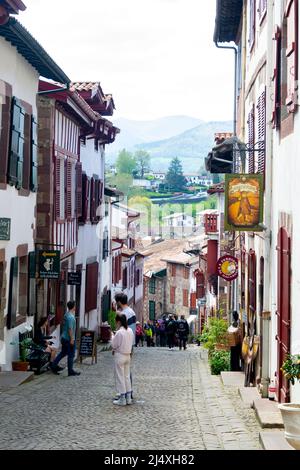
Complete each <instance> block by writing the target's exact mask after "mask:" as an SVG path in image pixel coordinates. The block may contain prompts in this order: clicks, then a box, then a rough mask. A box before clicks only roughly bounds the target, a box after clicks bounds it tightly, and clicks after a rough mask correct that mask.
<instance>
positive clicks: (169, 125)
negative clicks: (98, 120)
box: [107, 116, 202, 155]
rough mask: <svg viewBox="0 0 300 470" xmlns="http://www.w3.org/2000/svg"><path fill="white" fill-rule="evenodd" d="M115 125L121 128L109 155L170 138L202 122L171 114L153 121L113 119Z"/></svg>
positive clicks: (108, 151)
mask: <svg viewBox="0 0 300 470" xmlns="http://www.w3.org/2000/svg"><path fill="white" fill-rule="evenodd" d="M113 122H114V125H115V126H117V127H119V129H121V133H120V134H119V135H118V137H117V139H116V142H115V143H114V144H112V145H109V147H108V148H107V154H108V155H116V154H117V153H118V152H119V150H122V149H123V148H126V149H127V150H133V149H134V147H135V146H136V145H138V144H142V143H146V142H152V141H157V140H163V139H169V138H170V137H174V136H175V135H178V134H181V133H182V132H184V131H186V130H188V129H191V128H192V127H196V126H198V125H199V124H201V122H202V121H201V120H200V119H196V118H192V117H189V116H169V117H164V118H161V119H155V120H153V121H132V120H130V119H125V118H119V119H113Z"/></svg>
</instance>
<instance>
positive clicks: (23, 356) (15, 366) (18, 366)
mask: <svg viewBox="0 0 300 470" xmlns="http://www.w3.org/2000/svg"><path fill="white" fill-rule="evenodd" d="M10 344H13V345H14V344H19V346H20V359H19V360H18V361H12V370H14V371H22V372H26V371H27V370H28V366H29V362H27V356H28V352H29V348H30V345H31V344H32V339H31V338H25V339H23V341H21V342H20V343H10Z"/></svg>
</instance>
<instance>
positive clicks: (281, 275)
mask: <svg viewBox="0 0 300 470" xmlns="http://www.w3.org/2000/svg"><path fill="white" fill-rule="evenodd" d="M277 252H278V255H277V256H278V257H277V260H278V262H277V270H278V271H277V279H278V284H277V336H276V339H277V353H278V364H277V377H276V382H277V399H278V400H279V401H280V402H281V403H285V402H289V401H290V390H289V383H288V381H287V380H286V378H285V377H284V376H283V374H282V371H281V366H282V363H283V362H284V361H285V359H286V357H287V355H288V354H290V342H291V239H290V238H289V236H288V233H287V232H286V230H285V229H284V228H281V229H280V230H279V233H278V239H277Z"/></svg>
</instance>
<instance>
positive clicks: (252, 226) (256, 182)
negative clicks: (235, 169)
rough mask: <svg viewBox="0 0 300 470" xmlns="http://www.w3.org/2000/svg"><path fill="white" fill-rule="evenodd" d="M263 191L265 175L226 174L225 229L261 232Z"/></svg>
mask: <svg viewBox="0 0 300 470" xmlns="http://www.w3.org/2000/svg"><path fill="white" fill-rule="evenodd" d="M263 193H264V182H263V175H226V176H225V224H224V228H225V230H227V231H241V232H243V231H251V232H261V231H262V230H263V228H262V225H261V224H262V223H263V215H264V214H263Z"/></svg>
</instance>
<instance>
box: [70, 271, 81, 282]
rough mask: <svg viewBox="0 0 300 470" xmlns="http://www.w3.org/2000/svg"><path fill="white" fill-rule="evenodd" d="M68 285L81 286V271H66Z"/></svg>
mask: <svg viewBox="0 0 300 470" xmlns="http://www.w3.org/2000/svg"><path fill="white" fill-rule="evenodd" d="M68 286H81V271H78V272H73V273H68Z"/></svg>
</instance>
